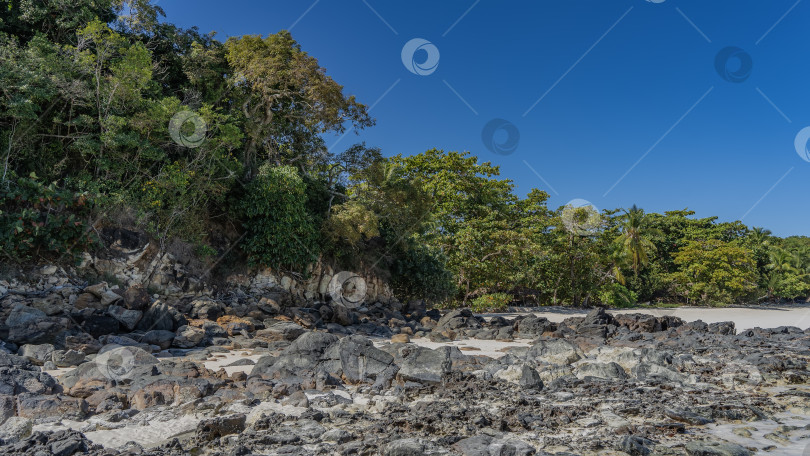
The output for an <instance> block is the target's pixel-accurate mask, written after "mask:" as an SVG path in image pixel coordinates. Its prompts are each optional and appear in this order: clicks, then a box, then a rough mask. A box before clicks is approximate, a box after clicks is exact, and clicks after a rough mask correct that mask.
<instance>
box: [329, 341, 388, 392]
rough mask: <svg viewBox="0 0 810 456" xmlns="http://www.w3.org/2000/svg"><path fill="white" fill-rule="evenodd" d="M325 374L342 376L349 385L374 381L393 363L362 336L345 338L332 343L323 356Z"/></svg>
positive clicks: (384, 353) (385, 354)
mask: <svg viewBox="0 0 810 456" xmlns="http://www.w3.org/2000/svg"><path fill="white" fill-rule="evenodd" d="M323 358H324V360H325V361H324V366H325V369H326V371H327V372H329V373H330V374H333V375H336V376H341V375H342V376H343V378H345V379H346V381H347V382H349V383H357V382H365V381H368V380H369V379H372V380H373V379H376V378H377V375H378V374H380V373H382V372H383V371H385V370H386V369H387V368H388V366H390V365H391V364H392V363H393V362H394V357H393V356H391V355H390V354H388V353H386V352H384V351H382V350H380V349H377V348H375V347H374V344H372V343H371V340H369V339H367V338H365V337H362V336H347V337H344V338H343V339H340V340H339V341H338V342H337V343H333V344H332V345H330V346H329V348H327V349H326V351H325V352H324V355H323Z"/></svg>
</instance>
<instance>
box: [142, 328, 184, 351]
mask: <svg viewBox="0 0 810 456" xmlns="http://www.w3.org/2000/svg"><path fill="white" fill-rule="evenodd" d="M174 337H175V333H174V332H172V331H167V330H165V329H153V330H151V331H148V332H146V333H145V334H144V335H143V336H141V337H140V339H139V341H140V342H141V343H144V344H149V345H157V346H158V347H160V348H161V349H163V350H165V349H167V348H169V347H171V346H172V341H173V340H174Z"/></svg>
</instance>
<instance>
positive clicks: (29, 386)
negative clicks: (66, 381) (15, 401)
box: [0, 353, 58, 396]
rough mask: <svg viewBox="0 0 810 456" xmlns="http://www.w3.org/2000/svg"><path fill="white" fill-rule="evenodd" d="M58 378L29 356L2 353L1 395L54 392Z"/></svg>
mask: <svg viewBox="0 0 810 456" xmlns="http://www.w3.org/2000/svg"><path fill="white" fill-rule="evenodd" d="M57 386H58V385H57V383H56V380H54V379H53V377H51V376H50V375H48V374H46V373H44V372H41V371H40V370H39V368H38V367H37V366H35V365H34V364H33V363H31V361H30V360H28V359H27V358H23V357H21V356H16V355H10V354H6V353H0V395H8V396H14V395H18V394H22V393H33V394H53V393H54V391H56V389H57Z"/></svg>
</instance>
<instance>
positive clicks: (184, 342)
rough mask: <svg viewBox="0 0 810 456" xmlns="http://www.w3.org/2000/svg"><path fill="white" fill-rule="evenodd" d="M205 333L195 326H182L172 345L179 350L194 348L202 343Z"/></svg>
mask: <svg viewBox="0 0 810 456" xmlns="http://www.w3.org/2000/svg"><path fill="white" fill-rule="evenodd" d="M204 337H205V331H204V330H202V329H200V328H195V327H193V326H187V325H186V326H181V327H180V328H179V329H178V330H177V335H176V336H175V337H174V340H173V341H172V345H173V346H175V347H177V348H193V347H196V346H197V344H199V343H200V342H202V340H203V338H204Z"/></svg>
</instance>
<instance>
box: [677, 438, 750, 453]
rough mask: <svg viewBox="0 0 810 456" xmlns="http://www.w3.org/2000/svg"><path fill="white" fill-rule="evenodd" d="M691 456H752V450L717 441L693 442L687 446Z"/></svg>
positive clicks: (687, 451)
mask: <svg viewBox="0 0 810 456" xmlns="http://www.w3.org/2000/svg"><path fill="white" fill-rule="evenodd" d="M686 453H687V454H688V455H689V456H751V455H752V454H753V453H751V451H750V450H748V449H747V448H745V447H742V446H740V445H737V444H736V443H729V442H715V441H705V440H704V441H700V440H698V441H692V442H689V443H687V444H686Z"/></svg>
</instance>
